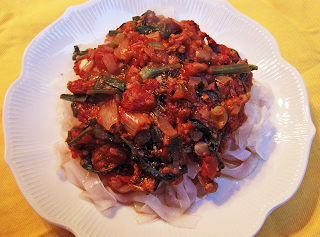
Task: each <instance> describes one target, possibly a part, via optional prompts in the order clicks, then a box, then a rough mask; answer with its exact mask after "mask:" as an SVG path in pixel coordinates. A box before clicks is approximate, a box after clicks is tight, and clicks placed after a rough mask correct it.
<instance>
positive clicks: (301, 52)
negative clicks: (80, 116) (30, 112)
mask: <svg viewBox="0 0 320 237" xmlns="http://www.w3.org/2000/svg"><path fill="white" fill-rule="evenodd" d="M83 2H85V0H67V1H65V0H55V1H48V0H47V1H41V0H33V1H24V0H10V1H9V0H1V1H0V80H1V86H0V106H1V108H0V111H1V113H2V108H3V100H4V96H5V93H6V91H7V89H8V88H9V86H10V85H11V84H12V83H13V82H14V80H16V79H17V78H18V77H19V74H20V72H21V63H22V57H23V54H24V51H25V49H26V47H27V45H28V44H29V43H30V41H31V40H32V39H33V38H34V37H36V35H37V34H38V33H39V32H40V31H42V30H43V29H44V28H45V27H46V26H48V25H49V24H51V23H52V22H53V21H54V20H56V19H57V18H58V17H60V16H61V15H62V14H63V13H64V12H65V10H66V9H67V7H69V6H71V5H77V4H81V3H83ZM229 2H230V3H231V4H232V5H233V6H234V7H235V8H236V9H237V10H239V11H240V12H242V13H243V14H245V15H247V16H248V17H250V18H252V19H253V20H255V21H257V22H258V23H260V24H261V25H262V26H264V27H265V28H266V29H267V30H269V31H270V32H271V34H272V35H273V36H274V37H275V39H276V40H277V42H278V44H279V48H280V52H281V55H282V57H283V58H284V59H285V60H286V61H288V62H289V63H290V64H292V65H293V66H294V67H295V68H297V70H298V71H299V72H300V73H301V75H302V77H303V79H304V81H305V84H306V87H307V91H308V95H309V102H310V108H311V115H312V119H313V122H314V124H315V126H316V128H317V129H320V114H319V113H320V108H319V107H320V103H319V101H320V90H319V88H318V85H319V86H320V80H319V78H320V24H319V23H320V7H319V2H318V0H292V1H283V0H246V1H238V0H229ZM1 118H2V116H1ZM1 124H2V123H1ZM0 129H1V130H0V132H1V133H2V132H3V128H2V126H1V128H0ZM319 155H320V148H319V134H318V133H317V134H316V135H315V138H314V140H313V144H312V146H311V152H310V157H309V164H308V167H307V170H306V174H305V177H304V179H303V181H302V183H301V186H300V188H299V189H298V190H297V192H296V193H295V194H294V196H293V197H292V198H291V199H290V200H289V201H288V202H287V203H285V204H284V205H282V206H280V207H279V208H277V209H276V210H274V211H273V212H272V213H271V214H270V215H269V216H268V217H267V219H266V221H265V224H264V225H263V227H262V228H261V230H260V231H259V233H258V234H257V235H256V236H259V237H262V236H276V237H277V236H279V237H280V236H281V237H282V236H292V237H293V236H320V225H319V223H320V182H319V180H320V172H319V170H320V162H319V160H318V158H319ZM0 156H1V157H3V156H4V138H3V136H0ZM0 169H1V172H0V186H1V189H0V200H1V201H0V223H1V228H0V236H19V237H20V236H25V237H28V236H33V237H34V236H50V237H51V236H64V237H70V236H73V235H72V234H71V233H70V232H68V231H67V230H64V229H62V228H60V227H57V226H55V225H52V224H50V223H48V222H47V221H46V220H43V219H42V218H41V217H39V216H38V215H37V214H36V213H35V212H34V211H33V210H32V208H31V207H30V206H29V205H28V203H27V202H26V200H25V199H24V197H23V195H22V194H21V193H20V190H19V188H18V186H17V184H16V182H15V180H14V178H13V176H12V174H11V172H10V169H9V168H8V166H7V165H6V163H5V161H4V159H3V158H1V159H0Z"/></svg>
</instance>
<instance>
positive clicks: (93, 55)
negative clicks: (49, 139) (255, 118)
mask: <svg viewBox="0 0 320 237" xmlns="http://www.w3.org/2000/svg"><path fill="white" fill-rule="evenodd" d="M73 60H74V67H73V69H74V72H75V74H76V75H77V76H78V79H76V80H72V81H69V82H68V84H67V88H68V90H69V93H65V94H62V95H61V97H60V98H61V99H63V100H67V101H71V110H72V115H73V117H74V118H73V119H70V120H69V121H72V122H70V124H71V128H70V129H69V131H68V137H67V138H66V143H67V145H68V148H69V149H68V150H67V151H65V152H64V154H68V155H70V157H72V159H71V160H70V161H66V162H65V163H64V168H65V169H66V173H67V176H68V177H69V178H70V179H71V180H72V181H73V182H74V183H76V184H78V185H79V186H80V187H82V188H83V189H85V190H86V191H87V195H88V197H90V198H91V199H92V200H93V201H95V200H94V197H96V196H97V194H96V193H95V194H94V195H91V196H90V193H92V192H95V191H94V190H92V186H99V187H98V188H97V190H100V191H101V192H99V193H100V194H99V195H101V197H102V199H105V200H106V201H107V202H108V204H107V205H106V207H105V208H108V207H111V206H113V205H115V199H116V200H118V201H120V202H124V203H129V202H134V203H135V204H137V205H138V206H139V208H138V209H139V210H141V208H143V207H142V206H141V205H142V203H144V204H145V205H146V206H145V207H144V210H148V211H146V212H145V213H148V214H150V215H151V216H152V215H154V216H155V217H159V216H160V217H161V218H162V219H164V220H166V221H168V222H169V223H171V224H174V223H175V224H174V225H178V226H181V225H180V224H177V222H176V216H178V215H177V213H179V215H181V214H182V213H183V212H184V211H185V210H187V209H188V208H189V207H190V205H191V204H192V203H193V202H194V201H195V198H196V197H197V195H200V194H201V195H203V194H205V193H214V192H216V191H217V189H218V184H217V183H216V181H215V180H216V178H217V177H219V176H220V175H221V172H222V171H223V169H224V168H225V162H227V163H228V167H229V169H228V170H232V169H230V165H231V166H236V167H239V166H241V164H242V163H245V162H244V160H239V159H237V160H234V159H229V158H230V157H229V158H228V157H226V160H225V161H224V159H225V158H223V154H224V153H225V152H226V151H227V153H228V152H229V153H228V154H229V156H230V153H232V151H231V150H232V144H230V142H232V141H233V140H235V139H236V138H235V136H236V135H235V134H236V133H235V131H238V129H239V128H240V127H241V126H242V125H243V124H244V123H245V122H246V121H247V120H248V117H247V115H246V113H245V105H246V103H247V102H248V101H249V100H250V97H251V95H250V92H251V88H252V86H253V79H252V76H253V74H252V70H256V69H257V66H255V65H251V64H248V62H247V60H246V59H241V57H240V56H239V54H238V52H237V51H236V50H234V49H231V48H228V47H227V46H225V45H222V44H217V43H216V42H215V41H214V40H213V39H212V38H211V37H210V36H209V35H208V34H206V33H205V32H202V31H201V30H200V28H199V26H198V25H197V24H196V23H195V22H194V21H191V20H185V21H180V22H178V21H176V20H174V19H172V18H166V17H164V16H160V15H159V16H157V15H156V14H155V13H154V12H153V11H147V12H146V13H144V14H143V15H141V16H136V17H133V19H132V21H129V22H126V23H123V24H122V25H121V26H120V27H119V28H117V29H116V30H110V31H109V33H108V34H107V36H106V39H105V42H104V44H102V45H99V46H98V47H97V48H88V49H85V50H82V49H80V48H79V47H78V46H75V48H74V54H73ZM72 123H73V124H72ZM252 147H254V146H252ZM242 149H243V150H246V151H247V152H249V153H250V154H249V156H250V155H251V153H252V152H253V153H254V152H256V151H255V150H254V149H253V148H252V149H251V150H250V149H248V148H247V146H246V145H242ZM70 162H72V163H70ZM228 167H226V168H228ZM76 169H77V170H78V171H76ZM79 169H81V171H79ZM228 172H229V173H228V174H227V175H230V176H232V172H231V173H230V171H228ZM237 172H239V171H237ZM88 177H94V180H96V181H95V182H94V184H95V185H91V186H90V185H87V186H88V187H90V188H88V189H87V188H86V187H85V186H86V185H84V184H85V183H86V182H87V181H88ZM84 180H85V181H84ZM97 180H98V181H97ZM97 183H99V185H96V184H97ZM89 189H90V190H89ZM170 195H171V197H170ZM172 195H173V196H174V199H173V196H172ZM185 197H187V198H188V201H187V203H188V205H184V204H185V203H186V200H185V199H184V198H185ZM154 198H156V201H155V199H154ZM98 199H99V198H98ZM142 199H143V200H142ZM151 199H152V200H153V201H152V202H151V201H150V200H151ZM170 200H171V201H170ZM181 200H184V201H181ZM97 203H98V202H96V204H97ZM156 203H158V204H159V205H158V207H153V206H154V205H156ZM170 203H171V204H170ZM182 203H184V204H183V205H182ZM98 205H100V204H98ZM170 206H173V207H174V208H175V209H174V211H173V212H174V213H173V214H168V213H169V212H170V211H168V212H166V213H161V212H163V211H164V210H166V208H169V207H170ZM101 209H103V207H102V208H101ZM159 209H160V210H159ZM141 212H143V211H141ZM171 212H172V210H171ZM150 215H149V216H150Z"/></svg>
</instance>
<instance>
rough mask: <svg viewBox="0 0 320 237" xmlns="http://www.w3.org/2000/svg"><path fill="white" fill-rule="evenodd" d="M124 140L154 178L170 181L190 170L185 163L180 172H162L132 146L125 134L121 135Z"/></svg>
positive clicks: (143, 167)
mask: <svg viewBox="0 0 320 237" xmlns="http://www.w3.org/2000/svg"><path fill="white" fill-rule="evenodd" d="M121 138H122V140H123V141H124V143H125V144H127V145H128V146H129V147H130V149H131V151H132V153H134V156H135V157H136V158H137V159H138V161H139V163H140V164H141V166H142V169H143V170H144V171H145V172H147V173H148V174H150V175H151V176H153V177H154V178H156V179H160V180H164V181H169V182H173V181H176V180H177V179H179V178H180V177H181V176H182V175H183V174H185V173H187V172H188V167H187V166H186V165H183V166H182V167H181V170H180V172H179V173H177V174H172V173H166V174H164V173H162V172H160V171H159V170H157V169H156V168H155V166H153V165H151V164H149V163H148V162H146V161H145V160H144V159H143V157H141V156H140V155H139V153H138V151H137V149H136V148H135V147H134V146H132V145H131V144H130V142H129V141H128V140H127V139H125V138H124V137H123V136H121Z"/></svg>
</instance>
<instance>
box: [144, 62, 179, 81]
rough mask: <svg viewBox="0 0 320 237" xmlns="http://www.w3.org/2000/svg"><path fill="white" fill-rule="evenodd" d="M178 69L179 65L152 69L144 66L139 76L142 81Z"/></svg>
mask: <svg viewBox="0 0 320 237" xmlns="http://www.w3.org/2000/svg"><path fill="white" fill-rule="evenodd" d="M178 68H181V64H180V63H176V64H171V65H165V66H161V67H152V68H149V67H148V66H146V67H144V68H142V69H141V71H140V72H139V74H140V76H141V77H142V79H146V78H149V77H154V76H157V75H159V74H161V73H164V72H168V71H170V70H174V69H178Z"/></svg>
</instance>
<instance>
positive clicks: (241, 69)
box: [210, 63, 258, 75]
mask: <svg viewBox="0 0 320 237" xmlns="http://www.w3.org/2000/svg"><path fill="white" fill-rule="evenodd" d="M210 69H211V71H212V75H218V74H236V73H247V72H251V71H252V70H258V66H256V65H252V64H247V63H238V64H230V65H221V66H212V67H210Z"/></svg>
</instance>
